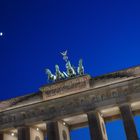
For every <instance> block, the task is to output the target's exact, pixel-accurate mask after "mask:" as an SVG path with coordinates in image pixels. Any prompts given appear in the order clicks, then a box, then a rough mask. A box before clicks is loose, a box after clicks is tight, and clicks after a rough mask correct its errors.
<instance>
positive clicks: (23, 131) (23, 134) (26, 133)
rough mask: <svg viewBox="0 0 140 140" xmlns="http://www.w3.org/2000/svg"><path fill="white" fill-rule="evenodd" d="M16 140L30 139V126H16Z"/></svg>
mask: <svg viewBox="0 0 140 140" xmlns="http://www.w3.org/2000/svg"><path fill="white" fill-rule="evenodd" d="M18 140H30V128H29V127H26V126H23V127H18Z"/></svg>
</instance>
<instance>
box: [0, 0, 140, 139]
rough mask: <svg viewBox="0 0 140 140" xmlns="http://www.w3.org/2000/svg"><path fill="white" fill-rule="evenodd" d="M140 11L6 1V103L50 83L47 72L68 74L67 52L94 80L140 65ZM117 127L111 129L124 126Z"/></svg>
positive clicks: (133, 6) (1, 21) (0, 60)
mask: <svg viewBox="0 0 140 140" xmlns="http://www.w3.org/2000/svg"><path fill="white" fill-rule="evenodd" d="M139 7H140V1H138V0H133V1H132V0H127V1H126V0H117V1H114V0H112V1H111V0H98V1H95V0H70V1H69V0H68V1H64V0H59V1H57V0H28V1H19V0H13V1H11V0H4V1H2V0H1V1H0V32H3V36H0V66H1V68H0V89H1V93H0V100H4V99H7V98H11V97H15V96H20V95H24V94H27V93H31V92H34V91H37V90H38V88H39V87H40V86H41V85H43V84H45V83H46V82H47V76H46V75H45V68H50V69H51V70H52V71H54V65H55V64H58V65H60V68H61V69H62V70H65V67H64V65H65V64H64V61H63V60H62V58H61V56H60V53H59V52H61V51H63V50H66V49H67V50H68V55H69V59H70V60H71V62H72V64H73V65H75V66H76V65H77V64H78V60H79V58H83V63H84V66H85V71H86V73H88V74H90V75H92V76H97V75H102V74H105V73H109V72H112V71H117V70H120V69H124V68H128V67H131V66H135V65H140V55H139V54H140V53H139V52H140V8H139ZM138 122H139V118H137V119H136V124H138ZM113 124H115V123H112V124H107V129H109V128H111V129H110V130H115V129H116V128H117V125H118V124H120V125H119V126H121V123H120V122H116V125H113ZM138 129H140V128H138ZM119 130H121V132H122V133H123V127H121V129H119ZM80 132H81V133H82V130H81V131H80ZM80 132H79V134H81V133H80ZM85 132H86V130H85ZM108 133H109V140H115V138H116V140H117V139H120V137H118V138H117V136H116V137H115V138H113V136H114V134H115V132H112V133H111V134H110V132H108ZM72 135H74V134H72ZM81 136H82V135H81ZM75 137H76V136H75ZM122 137H123V136H122ZM77 139H81V140H82V138H77ZM77 139H76V138H74V137H73V138H72V140H77ZM84 140H85V139H84ZM121 140H125V137H124V138H121Z"/></svg>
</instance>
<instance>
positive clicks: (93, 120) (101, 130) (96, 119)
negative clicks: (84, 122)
mask: <svg viewBox="0 0 140 140" xmlns="http://www.w3.org/2000/svg"><path fill="white" fill-rule="evenodd" d="M87 116H88V123H89V130H90V136H91V140H107V139H108V138H107V133H106V129H105V124H104V120H103V118H102V117H101V115H100V114H99V113H98V112H89V113H87Z"/></svg>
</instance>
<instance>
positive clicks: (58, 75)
mask: <svg viewBox="0 0 140 140" xmlns="http://www.w3.org/2000/svg"><path fill="white" fill-rule="evenodd" d="M55 70H56V72H55V75H56V80H61V79H64V78H65V75H64V74H63V73H62V72H61V71H60V70H59V66H58V65H55Z"/></svg>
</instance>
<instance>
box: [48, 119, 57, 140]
mask: <svg viewBox="0 0 140 140" xmlns="http://www.w3.org/2000/svg"><path fill="white" fill-rule="evenodd" d="M47 140H59V131H58V123H57V122H47Z"/></svg>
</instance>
